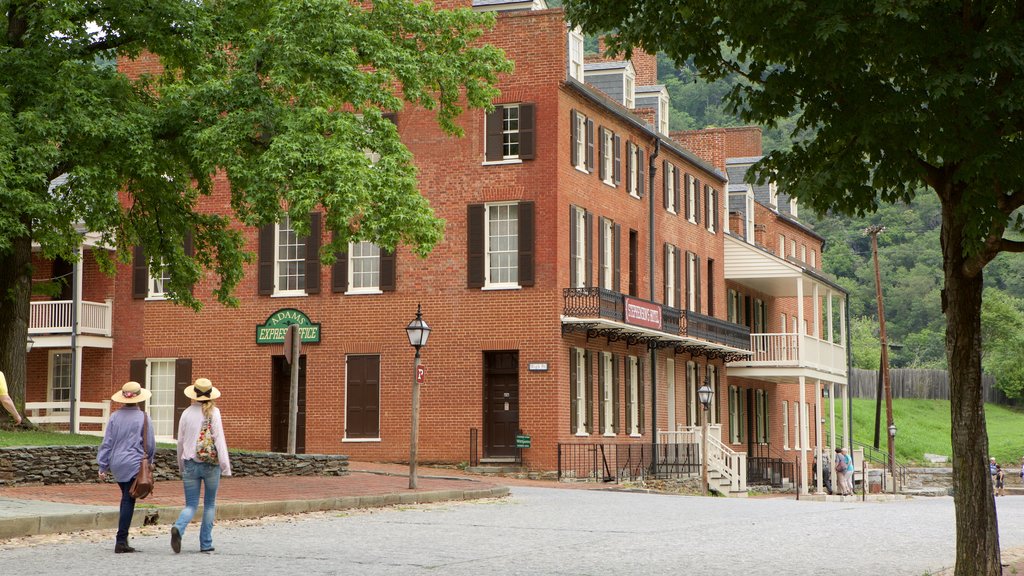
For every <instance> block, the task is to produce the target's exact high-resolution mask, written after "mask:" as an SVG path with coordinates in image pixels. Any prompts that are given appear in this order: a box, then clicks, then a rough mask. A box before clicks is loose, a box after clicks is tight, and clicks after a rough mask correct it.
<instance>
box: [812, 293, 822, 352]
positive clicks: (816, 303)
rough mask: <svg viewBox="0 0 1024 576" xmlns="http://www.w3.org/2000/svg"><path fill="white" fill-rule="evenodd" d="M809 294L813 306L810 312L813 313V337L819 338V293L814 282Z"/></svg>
mask: <svg viewBox="0 0 1024 576" xmlns="http://www.w3.org/2000/svg"><path fill="white" fill-rule="evenodd" d="M811 294H813V297H814V306H812V307H811V308H812V310H811V311H812V312H813V313H814V337H815V338H817V339H819V340H820V339H821V293H820V292H819V290H818V285H817V284H815V285H814V287H813V288H812V289H811Z"/></svg>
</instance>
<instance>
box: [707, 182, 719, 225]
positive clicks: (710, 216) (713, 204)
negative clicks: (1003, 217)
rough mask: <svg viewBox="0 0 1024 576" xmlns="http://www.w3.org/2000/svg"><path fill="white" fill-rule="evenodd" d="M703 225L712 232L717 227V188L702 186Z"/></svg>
mask: <svg viewBox="0 0 1024 576" xmlns="http://www.w3.org/2000/svg"><path fill="white" fill-rule="evenodd" d="M704 225H705V226H706V227H707V229H708V232H711V233H712V234H714V233H715V230H716V229H717V228H718V190H715V189H714V188H712V187H710V186H705V187H704Z"/></svg>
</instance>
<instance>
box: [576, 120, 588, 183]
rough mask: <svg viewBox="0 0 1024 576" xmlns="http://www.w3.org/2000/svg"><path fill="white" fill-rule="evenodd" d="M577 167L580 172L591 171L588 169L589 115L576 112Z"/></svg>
mask: <svg viewBox="0 0 1024 576" xmlns="http://www.w3.org/2000/svg"><path fill="white" fill-rule="evenodd" d="M573 145H574V146H576V169H577V170H579V171H580V172H586V173H587V174H589V173H590V171H589V170H587V115H586V114H583V113H581V112H578V111H577V112H576V142H574V143H573Z"/></svg>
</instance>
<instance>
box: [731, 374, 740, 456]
mask: <svg viewBox="0 0 1024 576" xmlns="http://www.w3.org/2000/svg"><path fill="white" fill-rule="evenodd" d="M740 417H741V412H740V390H739V388H738V387H736V386H729V443H730V444H739V443H740V440H741V438H742V434H741V433H740V427H741V426H742V425H743V423H742V422H741V421H740Z"/></svg>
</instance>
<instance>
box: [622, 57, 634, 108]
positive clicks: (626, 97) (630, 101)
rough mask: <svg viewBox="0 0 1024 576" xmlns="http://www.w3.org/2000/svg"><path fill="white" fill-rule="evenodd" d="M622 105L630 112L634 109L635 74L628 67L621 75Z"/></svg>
mask: <svg viewBox="0 0 1024 576" xmlns="http://www.w3.org/2000/svg"><path fill="white" fill-rule="evenodd" d="M622 105H623V106H625V107H626V108H628V109H630V110H632V109H633V108H635V107H636V73H635V72H633V71H632V70H631V69H630V67H627V68H626V71H625V72H623V74H622Z"/></svg>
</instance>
